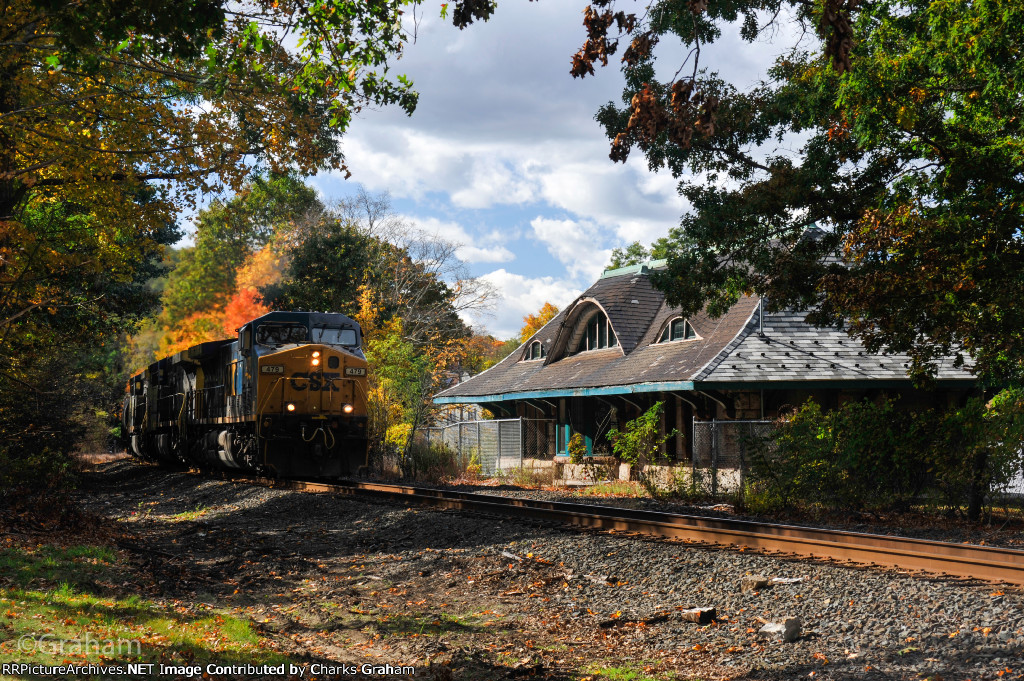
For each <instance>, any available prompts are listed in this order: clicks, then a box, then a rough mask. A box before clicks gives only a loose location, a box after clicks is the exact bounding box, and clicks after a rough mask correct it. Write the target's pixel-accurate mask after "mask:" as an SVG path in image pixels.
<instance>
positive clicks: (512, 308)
mask: <svg viewBox="0 0 1024 681" xmlns="http://www.w3.org/2000/svg"><path fill="white" fill-rule="evenodd" d="M481 279H483V280H484V281H487V282H489V283H491V284H493V285H494V287H495V288H496V289H498V293H499V295H500V298H501V300H500V301H499V303H498V305H496V306H495V310H494V312H493V314H492V316H491V317H490V318H488V319H484V318H482V317H481V318H472V319H469V320H467V321H468V322H469V323H471V324H473V325H475V326H483V327H485V328H487V330H488V331H489V332H490V333H491V334H492V335H494V336H495V337H497V338H512V337H513V336H516V335H517V334H518V333H519V329H521V328H522V327H523V317H525V316H526V315H528V314H533V313H534V312H536V311H537V310H539V309H540V308H541V306H542V305H544V303H546V302H549V303H551V304H552V305H555V306H556V307H558V309H562V308H564V307H565V306H566V305H568V304H569V303H571V302H572V301H573V300H574V299H575V298H576V297H577V296H578V295H579V294H580V292H581V289H580V287H579V286H578V285H576V283H575V282H573V281H569V280H566V279H558V278H556V277H525V276H523V275H521V274H515V273H513V272H509V271H508V270H506V269H504V268H501V269H498V270H494V271H493V272H489V273H487V274H485V275H483V276H482V277H481ZM588 283H589V282H588Z"/></svg>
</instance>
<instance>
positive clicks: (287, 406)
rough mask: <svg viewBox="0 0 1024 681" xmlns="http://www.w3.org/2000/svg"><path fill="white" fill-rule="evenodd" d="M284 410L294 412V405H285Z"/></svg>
mask: <svg viewBox="0 0 1024 681" xmlns="http://www.w3.org/2000/svg"><path fill="white" fill-rule="evenodd" d="M284 408H285V409H287V410H288V411H295V405H294V404H292V403H291V402H289V403H288V404H286V405H285V407H284Z"/></svg>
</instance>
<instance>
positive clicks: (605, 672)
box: [584, 665, 657, 681]
mask: <svg viewBox="0 0 1024 681" xmlns="http://www.w3.org/2000/svg"><path fill="white" fill-rule="evenodd" d="M586 671H587V673H588V674H589V675H590V676H589V677H584V678H589V679H591V681H657V679H656V678H655V677H653V676H647V675H646V674H644V672H643V671H641V670H639V669H637V668H636V667H633V666H622V667H602V666H600V665H592V666H590V667H588V668H587V670H586Z"/></svg>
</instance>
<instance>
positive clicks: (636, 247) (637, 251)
mask: <svg viewBox="0 0 1024 681" xmlns="http://www.w3.org/2000/svg"><path fill="white" fill-rule="evenodd" d="M650 257H651V253H650V251H648V250H647V249H646V248H644V245H643V244H642V243H640V242H639V241H634V242H633V243H631V244H630V245H629V246H626V247H625V248H614V249H612V261H611V262H610V263H608V267H606V268H605V269H608V270H615V269H618V268H620V267H626V266H628V265H639V264H640V263H642V262H646V261H647V260H649V259H650Z"/></svg>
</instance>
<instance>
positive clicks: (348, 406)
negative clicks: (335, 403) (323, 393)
mask: <svg viewBox="0 0 1024 681" xmlns="http://www.w3.org/2000/svg"><path fill="white" fill-rule="evenodd" d="M352 409H353V407H352V405H351V404H346V405H345V406H344V407H342V408H341V410H342V411H343V412H345V413H346V414H351V413H352Z"/></svg>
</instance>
